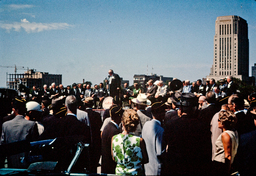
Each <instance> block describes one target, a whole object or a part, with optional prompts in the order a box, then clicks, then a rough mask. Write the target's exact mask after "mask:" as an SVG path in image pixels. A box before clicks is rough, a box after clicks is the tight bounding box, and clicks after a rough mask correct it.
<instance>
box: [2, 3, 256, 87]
mask: <svg viewBox="0 0 256 176" xmlns="http://www.w3.org/2000/svg"><path fill="white" fill-rule="evenodd" d="M226 15H238V16H241V17H242V18H244V19H245V20H247V23H248V28H249V42H250V43H249V45H250V49H249V50H250V53H249V57H250V73H249V75H251V66H253V64H254V63H256V49H255V48H256V1H255V0H225V1H223V0H215V1H213V0H193V1H192V0H191V1H189V0H168V1H167V0H161V1H160V0H72V1H71V0H69V1H68V0H37V1H34V0H19V1H15V0H1V1H0V65H1V66H12V67H14V65H17V67H18V68H19V67H21V66H23V67H25V68H29V69H36V70H37V71H41V72H49V73H51V74H62V82H63V84H64V86H67V85H68V84H72V83H73V82H77V83H78V82H82V80H83V79H85V80H86V81H91V82H92V83H93V84H98V83H100V82H102V80H103V79H104V78H105V77H106V76H107V73H108V70H109V69H113V70H114V72H116V73H118V74H119V75H120V76H121V77H123V79H125V80H130V84H131V83H132V80H133V75H134V74H151V73H154V74H157V75H163V76H166V77H175V78H178V79H180V80H185V79H189V80H191V81H195V80H197V79H198V78H203V77H206V76H207V75H208V74H209V73H210V68H211V66H212V63H213V37H214V33H215V20H216V18H217V17H218V16H226ZM24 71H25V70H22V69H18V71H17V73H24ZM6 72H8V73H14V68H6V67H0V87H5V86H6Z"/></svg>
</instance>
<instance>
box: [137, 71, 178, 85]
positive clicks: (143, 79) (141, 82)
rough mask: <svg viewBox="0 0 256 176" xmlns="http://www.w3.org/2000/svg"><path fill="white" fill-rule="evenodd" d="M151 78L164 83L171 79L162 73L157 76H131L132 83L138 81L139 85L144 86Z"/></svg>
mask: <svg viewBox="0 0 256 176" xmlns="http://www.w3.org/2000/svg"><path fill="white" fill-rule="evenodd" d="M150 79H152V80H153V81H156V80H161V81H163V82H164V83H166V84H167V83H168V82H170V81H172V80H173V77H163V76H162V75H160V76H157V75H156V74H153V75H134V76H133V83H138V84H139V86H140V87H143V88H146V84H147V82H148V81H149V80H150Z"/></svg>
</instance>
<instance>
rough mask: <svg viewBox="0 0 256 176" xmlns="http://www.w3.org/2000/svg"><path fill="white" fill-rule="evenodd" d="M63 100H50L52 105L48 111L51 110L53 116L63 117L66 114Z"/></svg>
mask: <svg viewBox="0 0 256 176" xmlns="http://www.w3.org/2000/svg"><path fill="white" fill-rule="evenodd" d="M64 102H65V99H64V98H56V99H53V100H52V104H51V105H50V109H52V110H53V115H55V116H60V117H62V116H64V115H65V113H66V112H67V109H66V107H65V105H64Z"/></svg>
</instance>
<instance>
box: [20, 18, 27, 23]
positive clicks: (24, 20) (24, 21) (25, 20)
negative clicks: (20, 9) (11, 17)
mask: <svg viewBox="0 0 256 176" xmlns="http://www.w3.org/2000/svg"><path fill="white" fill-rule="evenodd" d="M20 21H21V22H23V23H29V21H28V20H27V19H26V18H24V19H22V20H20Z"/></svg>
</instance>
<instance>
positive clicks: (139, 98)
mask: <svg viewBox="0 0 256 176" xmlns="http://www.w3.org/2000/svg"><path fill="white" fill-rule="evenodd" d="M132 102H133V103H135V104H140V105H150V104H151V101H150V100H149V99H148V98H147V95H146V94H145V93H140V94H139V95H138V96H137V98H133V99H132Z"/></svg>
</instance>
